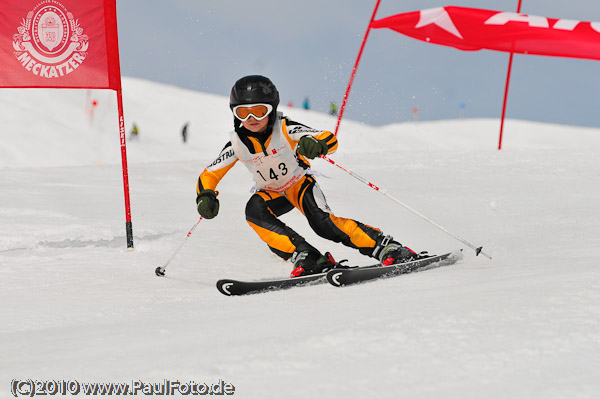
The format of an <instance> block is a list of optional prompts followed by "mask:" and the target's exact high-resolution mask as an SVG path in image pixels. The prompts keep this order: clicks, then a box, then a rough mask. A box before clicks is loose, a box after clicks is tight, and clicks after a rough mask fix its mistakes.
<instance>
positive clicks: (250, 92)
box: [229, 75, 279, 133]
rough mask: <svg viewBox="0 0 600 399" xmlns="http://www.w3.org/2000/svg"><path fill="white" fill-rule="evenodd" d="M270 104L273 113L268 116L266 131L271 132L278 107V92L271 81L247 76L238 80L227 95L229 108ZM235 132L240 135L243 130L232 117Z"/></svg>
mask: <svg viewBox="0 0 600 399" xmlns="http://www.w3.org/2000/svg"><path fill="white" fill-rule="evenodd" d="M259 103H262V104H270V105H271V106H272V107H273V111H271V113H270V114H269V123H268V125H267V131H269V132H270V131H271V129H272V128H273V125H274V124H275V118H276V117H277V106H278V105H279V92H278V91H277V87H275V85H274V84H273V82H271V80H270V79H269V78H267V77H265V76H261V75H248V76H244V77H243V78H241V79H239V80H238V81H237V82H235V84H234V85H233V87H232V88H231V94H230V95H229V108H231V109H232V110H233V107H235V106H237V105H242V104H259ZM233 123H234V127H235V131H236V132H238V133H242V132H243V130H245V129H244V128H243V127H242V126H241V124H240V121H239V120H237V119H236V118H235V116H234V117H233Z"/></svg>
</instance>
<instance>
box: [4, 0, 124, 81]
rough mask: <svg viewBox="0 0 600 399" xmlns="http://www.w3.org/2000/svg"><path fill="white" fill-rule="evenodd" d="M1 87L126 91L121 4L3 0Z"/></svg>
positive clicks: (99, 0)
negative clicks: (121, 61)
mask: <svg viewBox="0 0 600 399" xmlns="http://www.w3.org/2000/svg"><path fill="white" fill-rule="evenodd" d="M0 87H55V88H90V89H113V90H120V89H121V72H120V68H119V48H118V39H117V18H116V0H85V1H81V0H3V1H2V6H1V7H0Z"/></svg>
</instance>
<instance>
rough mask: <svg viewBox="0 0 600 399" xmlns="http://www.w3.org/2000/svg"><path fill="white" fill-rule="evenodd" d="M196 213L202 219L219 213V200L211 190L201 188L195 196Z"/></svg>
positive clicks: (210, 217)
mask: <svg viewBox="0 0 600 399" xmlns="http://www.w3.org/2000/svg"><path fill="white" fill-rule="evenodd" d="M196 205H198V213H199V214H200V216H202V217H203V218H204V219H212V218H214V217H215V216H217V214H218V213H219V200H218V199H217V193H215V192H214V191H213V190H202V191H200V194H198V197H196Z"/></svg>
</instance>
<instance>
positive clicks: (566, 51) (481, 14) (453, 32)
mask: <svg viewBox="0 0 600 399" xmlns="http://www.w3.org/2000/svg"><path fill="white" fill-rule="evenodd" d="M371 27H372V28H389V29H392V30H394V31H396V32H399V33H402V34H404V35H407V36H410V37H413V38H415V39H419V40H423V41H426V42H429V43H435V44H441V45H444V46H451V47H455V48H457V49H460V50H481V49H488V50H497V51H507V52H513V53H521V54H534V55H548V56H555V57H571V58H586V59H592V60H600V22H583V21H575V20H570V19H554V18H546V17H539V16H535V15H525V14H517V13H513V12H503V11H492V10H483V9H477V8H465V7H454V6H448V7H440V8H432V9H427V10H421V11H414V12H409V13H405V14H397V15H394V16H391V17H387V18H382V19H379V20H377V21H373V22H372V23H371Z"/></svg>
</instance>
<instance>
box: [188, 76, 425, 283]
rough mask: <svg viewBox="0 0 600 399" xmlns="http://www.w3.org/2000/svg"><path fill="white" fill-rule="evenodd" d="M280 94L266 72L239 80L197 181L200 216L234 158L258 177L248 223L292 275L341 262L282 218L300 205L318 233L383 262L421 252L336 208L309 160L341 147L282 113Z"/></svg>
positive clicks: (213, 204)
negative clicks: (228, 115)
mask: <svg viewBox="0 0 600 399" xmlns="http://www.w3.org/2000/svg"><path fill="white" fill-rule="evenodd" d="M278 104H279V92H278V91H277V88H276V87H275V85H274V84H273V83H272V82H271V80H269V79H268V78H266V77H264V76H259V75H252V76H245V77H243V78H241V79H239V80H238V81H237V82H236V83H235V85H234V86H233V88H232V89H231V94H230V97H229V107H230V108H231V111H232V112H233V125H234V131H232V132H230V141H229V142H228V143H227V144H226V145H225V147H224V148H223V149H222V150H221V153H220V154H219V156H218V157H217V158H216V160H215V161H214V162H212V163H211V164H210V165H209V166H208V167H207V168H206V169H205V170H204V171H203V172H202V173H201V174H200V177H199V178H198V185H197V187H196V194H197V198H196V204H197V207H198V213H200V215H201V216H202V217H203V218H205V219H212V218H214V217H215V216H217V214H218V212H219V200H218V199H217V192H216V191H215V190H216V188H217V185H218V184H219V181H220V180H221V179H222V178H223V177H224V176H225V174H227V172H229V170H230V169H231V168H232V167H233V165H235V163H236V162H237V161H240V162H242V164H244V166H246V167H247V168H248V170H249V171H250V172H251V173H252V175H253V176H254V181H255V182H256V191H255V193H254V194H253V195H252V196H251V197H250V200H249V201H248V203H247V204H246V221H247V222H248V224H249V225H250V227H252V228H253V229H254V231H256V233H257V234H258V236H259V237H260V238H261V239H262V240H263V241H264V242H265V243H266V244H267V245H268V246H269V248H270V249H271V251H273V252H274V253H275V254H276V255H278V256H280V257H281V258H283V259H284V260H291V262H292V263H293V271H292V273H291V277H298V276H304V275H309V274H315V273H322V272H325V271H327V270H329V269H332V268H335V267H336V266H340V265H339V264H337V263H336V262H335V261H334V260H333V257H332V256H331V255H330V254H329V253H326V254H325V255H323V254H321V252H319V251H318V250H317V249H316V248H315V247H313V246H312V245H310V244H309V243H308V242H307V241H306V240H305V239H304V238H303V237H302V236H300V235H299V234H298V233H296V232H295V231H294V230H292V229H291V228H290V227H288V226H287V225H286V224H284V223H283V222H282V221H281V220H279V218H278V217H279V216H281V215H283V214H285V213H287V212H289V211H291V210H292V209H294V208H297V209H298V210H299V211H300V212H302V214H303V215H304V216H306V219H307V220H308V223H309V225H310V227H311V228H312V229H313V230H314V231H315V233H317V234H318V235H319V236H321V237H323V238H326V239H329V240H331V241H334V242H341V243H342V244H344V245H346V246H348V247H351V248H355V249H357V250H358V251H359V252H360V253H361V254H363V255H366V256H370V257H372V258H375V259H377V260H378V261H381V262H382V263H384V264H392V263H399V262H405V261H409V260H413V259H416V258H417V254H416V253H414V252H413V251H411V250H410V249H408V248H406V247H404V246H402V245H401V244H400V243H398V242H396V241H394V240H393V238H392V237H391V236H386V235H384V234H383V233H382V232H381V231H380V230H379V229H377V228H375V227H371V226H369V225H366V224H363V223H361V222H358V221H355V220H352V219H346V218H342V217H339V216H335V215H334V214H333V213H331V210H330V209H329V206H328V205H327V202H326V200H325V196H324V195H323V193H322V192H321V189H320V187H319V185H318V184H317V180H316V179H315V177H314V176H313V175H312V173H311V170H310V169H309V167H310V163H309V161H308V159H314V158H315V157H317V156H319V155H326V154H331V153H333V152H335V151H336V150H337V147H338V142H337V139H336V137H335V136H334V135H333V134H332V133H331V132H329V131H323V130H315V129H311V128H309V127H307V126H305V125H302V124H300V123H298V122H294V121H292V120H291V119H289V118H287V117H285V116H283V114H282V113H281V112H277V106H278Z"/></svg>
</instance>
